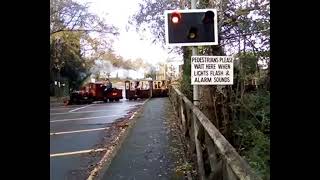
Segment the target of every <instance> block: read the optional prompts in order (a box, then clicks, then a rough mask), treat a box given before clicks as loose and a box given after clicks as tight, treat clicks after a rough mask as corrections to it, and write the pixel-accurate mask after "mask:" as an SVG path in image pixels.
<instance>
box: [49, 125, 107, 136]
mask: <svg viewBox="0 0 320 180" xmlns="http://www.w3.org/2000/svg"><path fill="white" fill-rule="evenodd" d="M105 129H109V127H106V128H96V129H83V130H77V131H65V132H55V133H50V136H52V135H59V134H72V133H80V132H90V131H100V130H105Z"/></svg>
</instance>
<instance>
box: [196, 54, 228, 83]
mask: <svg viewBox="0 0 320 180" xmlns="http://www.w3.org/2000/svg"><path fill="white" fill-rule="evenodd" d="M191 84H192V85H232V84H233V57H231V56H191Z"/></svg>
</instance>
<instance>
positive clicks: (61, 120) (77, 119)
mask: <svg viewBox="0 0 320 180" xmlns="http://www.w3.org/2000/svg"><path fill="white" fill-rule="evenodd" d="M115 116H123V115H109V116H97V117H86V118H74V119H59V120H53V121H50V123H54V122H64V121H81V120H87V119H99V118H106V117H115Z"/></svg>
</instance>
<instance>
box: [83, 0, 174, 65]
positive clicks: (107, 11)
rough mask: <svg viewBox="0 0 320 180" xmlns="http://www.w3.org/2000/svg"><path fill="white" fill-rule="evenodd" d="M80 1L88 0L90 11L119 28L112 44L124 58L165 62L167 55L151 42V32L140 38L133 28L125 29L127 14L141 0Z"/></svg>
mask: <svg viewBox="0 0 320 180" xmlns="http://www.w3.org/2000/svg"><path fill="white" fill-rule="evenodd" d="M77 1H78V2H80V3H86V2H90V5H89V6H90V8H89V9H90V11H91V12H93V13H95V14H97V15H99V16H100V17H103V18H105V19H106V22H107V23H108V24H112V25H114V26H116V27H117V28H119V32H120V35H119V36H118V38H117V40H115V42H114V44H113V48H114V50H115V51H116V53H118V54H119V55H120V56H122V57H124V58H125V59H129V58H130V59H136V58H139V57H141V58H142V59H144V60H145V61H147V62H149V63H152V64H156V63H158V62H165V61H166V59H167V57H168V55H167V51H166V50H165V49H162V48H161V47H160V46H157V45H154V44H152V40H151V34H150V33H146V34H144V35H145V37H144V38H143V39H142V38H141V37H140V36H139V35H138V33H137V32H136V31H135V28H130V29H129V31H126V26H127V25H128V20H129V16H132V15H133V14H135V13H136V12H137V10H138V7H139V6H138V4H139V2H141V0H77Z"/></svg>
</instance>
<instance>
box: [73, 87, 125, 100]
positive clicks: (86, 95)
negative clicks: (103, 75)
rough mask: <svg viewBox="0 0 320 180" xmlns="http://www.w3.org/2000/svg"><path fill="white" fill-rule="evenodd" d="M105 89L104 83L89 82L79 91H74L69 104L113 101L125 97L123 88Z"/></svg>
mask: <svg viewBox="0 0 320 180" xmlns="http://www.w3.org/2000/svg"><path fill="white" fill-rule="evenodd" d="M105 89H106V86H105V85H104V84H103V83H88V84H86V85H84V86H82V87H81V88H80V90H79V91H74V92H72V93H71V95H70V100H69V101H68V102H67V104H82V103H92V102H93V101H104V102H108V101H109V102H112V101H119V100H120V99H122V98H123V97H122V90H121V89H117V88H111V89H110V90H108V91H105Z"/></svg>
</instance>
